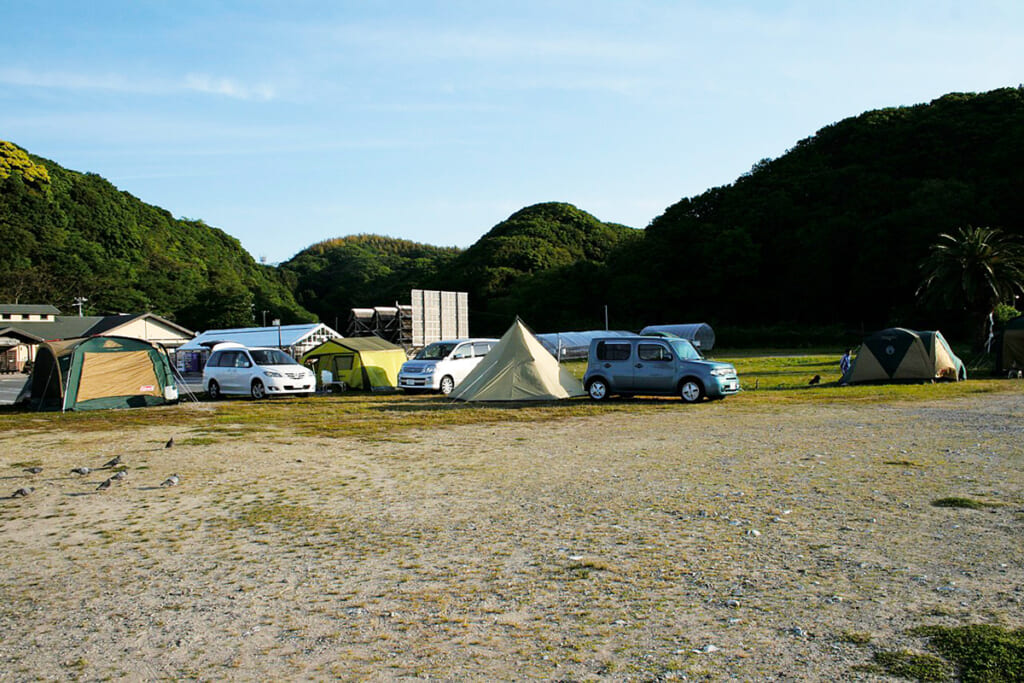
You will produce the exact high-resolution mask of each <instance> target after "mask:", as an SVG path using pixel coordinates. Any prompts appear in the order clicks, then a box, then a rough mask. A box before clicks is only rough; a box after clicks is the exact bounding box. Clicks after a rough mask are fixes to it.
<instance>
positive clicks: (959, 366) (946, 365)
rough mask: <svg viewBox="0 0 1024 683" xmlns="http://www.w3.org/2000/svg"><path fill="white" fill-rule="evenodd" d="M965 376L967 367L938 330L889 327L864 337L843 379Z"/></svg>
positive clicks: (963, 377) (915, 378)
mask: <svg viewBox="0 0 1024 683" xmlns="http://www.w3.org/2000/svg"><path fill="white" fill-rule="evenodd" d="M936 379H947V380H953V381H956V380H961V379H967V369H966V368H965V367H964V364H963V361H961V360H960V359H959V358H957V356H956V355H955V354H954V353H953V351H952V349H950V348H949V343H947V342H946V339H945V337H943V336H942V333H941V332H938V331H934V332H917V331H914V330H907V329H904V328H902V327H891V328H889V329H887V330H882V331H880V332H875V333H874V334H872V335H870V336H869V337H867V338H866V339H865V340H864V344H863V345H862V346H861V347H860V351H859V352H858V353H857V358H856V360H854V362H853V365H851V366H850V370H849V371H848V372H847V373H846V375H844V376H843V380H842V381H843V382H845V383H847V384H855V383H857V382H900V381H909V382H920V381H928V380H936Z"/></svg>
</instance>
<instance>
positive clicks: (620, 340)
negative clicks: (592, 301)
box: [583, 337, 740, 403]
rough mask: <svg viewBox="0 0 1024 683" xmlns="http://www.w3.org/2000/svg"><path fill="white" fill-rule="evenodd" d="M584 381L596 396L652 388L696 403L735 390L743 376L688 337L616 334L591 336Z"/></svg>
mask: <svg viewBox="0 0 1024 683" xmlns="http://www.w3.org/2000/svg"><path fill="white" fill-rule="evenodd" d="M583 386H584V387H585V388H586V390H587V393H588V394H589V395H590V398H592V399H594V400H595V401H603V400H604V399H606V398H608V397H609V396H611V395H612V394H619V395H621V396H632V395H634V394H648V395H657V396H670V395H676V396H679V397H681V398H682V399H683V400H684V401H686V402H687V403H696V402H698V401H700V400H702V399H704V398H705V397H707V398H710V399H721V398H725V397H726V396H728V395H730V394H735V393H736V392H738V391H739V390H740V380H739V377H738V376H737V375H736V368H734V367H733V366H732V365H730V364H729V363H717V362H714V361H709V360H705V359H704V357H703V356H701V355H700V352H699V351H697V349H695V348H694V347H693V344H691V343H690V342H689V341H688V340H686V339H679V338H669V337H610V338H596V339H593V340H592V341H591V342H590V356H589V360H588V361H587V371H586V372H585V373H584V375H583Z"/></svg>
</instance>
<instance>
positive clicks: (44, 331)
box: [10, 315, 103, 340]
mask: <svg viewBox="0 0 1024 683" xmlns="http://www.w3.org/2000/svg"><path fill="white" fill-rule="evenodd" d="M101 320H103V317H102V316H98V315H86V316H82V317H79V316H77V315H60V316H57V318H56V319H55V320H53V321H49V320H46V321H43V320H12V321H10V322H11V328H13V329H15V330H21V331H22V332H27V333H29V334H31V335H33V336H35V337H38V338H40V339H43V340H52V339H70V338H72V337H87V336H89V329H90V328H91V327H93V326H94V325H96V324H97V323H99V322H100V321H101Z"/></svg>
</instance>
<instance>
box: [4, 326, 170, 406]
mask: <svg viewBox="0 0 1024 683" xmlns="http://www.w3.org/2000/svg"><path fill="white" fill-rule="evenodd" d="M19 399H20V400H24V401H27V403H28V405H29V406H30V407H33V408H36V409H39V410H62V411H63V410H95V409H100V408H138V407H142V406H155V405H163V404H165V403H173V402H175V401H177V400H178V388H177V386H176V384H175V382H174V375H173V374H172V371H171V363H170V360H169V359H168V358H167V351H166V350H165V349H164V348H163V347H162V346H160V345H159V344H156V343H153V342H147V341H143V340H141V339H132V338H130V337H100V336H97V337H81V338H77V339H65V340H63V341H52V342H46V343H44V344H41V345H40V346H39V349H38V351H37V352H36V362H35V366H34V367H33V368H32V374H31V375H30V376H29V378H28V381H27V382H26V383H25V388H24V389H22V396H19Z"/></svg>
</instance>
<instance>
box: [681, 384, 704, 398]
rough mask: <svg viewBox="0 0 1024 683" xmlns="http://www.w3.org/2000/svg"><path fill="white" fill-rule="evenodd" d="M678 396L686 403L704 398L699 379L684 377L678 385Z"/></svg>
mask: <svg viewBox="0 0 1024 683" xmlns="http://www.w3.org/2000/svg"><path fill="white" fill-rule="evenodd" d="M679 397H680V398H682V399H683V400H684V401H686V402H687V403H697V402H698V401H700V400H701V399H702V398H704V385H703V384H701V383H700V380H699V379H692V378H690V379H684V380H683V382H682V384H680V385H679Z"/></svg>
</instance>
